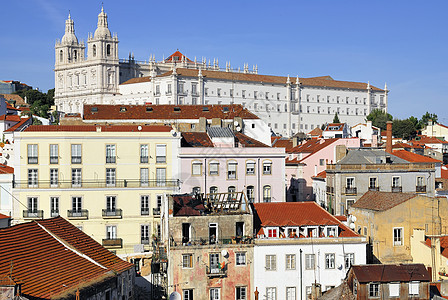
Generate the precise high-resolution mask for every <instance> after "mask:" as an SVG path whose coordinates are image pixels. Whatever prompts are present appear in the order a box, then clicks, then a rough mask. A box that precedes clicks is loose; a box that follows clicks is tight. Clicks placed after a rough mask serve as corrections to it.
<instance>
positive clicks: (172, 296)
mask: <svg viewBox="0 0 448 300" xmlns="http://www.w3.org/2000/svg"><path fill="white" fill-rule="evenodd" d="M170 300H182V297H181V296H180V294H179V293H178V292H172V293H171V294H170Z"/></svg>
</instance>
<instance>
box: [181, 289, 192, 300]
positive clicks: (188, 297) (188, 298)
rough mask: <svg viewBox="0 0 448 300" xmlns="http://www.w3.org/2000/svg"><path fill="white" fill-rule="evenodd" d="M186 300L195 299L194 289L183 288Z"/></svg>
mask: <svg viewBox="0 0 448 300" xmlns="http://www.w3.org/2000/svg"><path fill="white" fill-rule="evenodd" d="M182 294H183V295H184V298H183V299H184V300H193V289H187V290H182Z"/></svg>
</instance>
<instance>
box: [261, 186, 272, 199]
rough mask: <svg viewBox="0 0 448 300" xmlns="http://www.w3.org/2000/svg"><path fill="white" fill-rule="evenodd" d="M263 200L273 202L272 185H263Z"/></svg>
mask: <svg viewBox="0 0 448 300" xmlns="http://www.w3.org/2000/svg"><path fill="white" fill-rule="evenodd" d="M263 202H271V186H270V185H265V186H264V187H263Z"/></svg>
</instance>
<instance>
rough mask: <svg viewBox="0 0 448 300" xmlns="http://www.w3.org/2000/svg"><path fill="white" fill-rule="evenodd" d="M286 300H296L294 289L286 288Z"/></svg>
mask: <svg viewBox="0 0 448 300" xmlns="http://www.w3.org/2000/svg"><path fill="white" fill-rule="evenodd" d="M286 300H296V288H295V287H287V288H286Z"/></svg>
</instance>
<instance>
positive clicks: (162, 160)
mask: <svg viewBox="0 0 448 300" xmlns="http://www.w3.org/2000/svg"><path fill="white" fill-rule="evenodd" d="M156 163H158V164H164V163H166V156H156Z"/></svg>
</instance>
